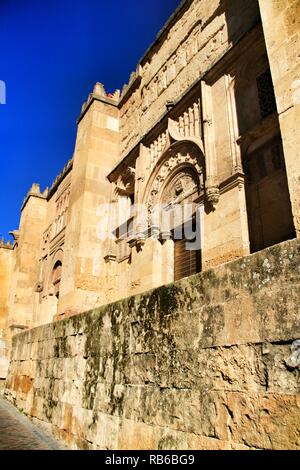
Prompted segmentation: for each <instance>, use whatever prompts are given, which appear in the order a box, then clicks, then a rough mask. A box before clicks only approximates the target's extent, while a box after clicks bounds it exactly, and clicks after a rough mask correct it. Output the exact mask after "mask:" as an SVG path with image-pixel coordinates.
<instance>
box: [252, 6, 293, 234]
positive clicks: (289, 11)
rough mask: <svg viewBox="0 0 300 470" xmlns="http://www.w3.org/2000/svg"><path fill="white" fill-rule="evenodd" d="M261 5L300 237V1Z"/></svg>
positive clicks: (289, 183) (290, 187)
mask: <svg viewBox="0 0 300 470" xmlns="http://www.w3.org/2000/svg"><path fill="white" fill-rule="evenodd" d="M259 6H260V12H261V18H262V24H263V30H264V35H265V41H266V46H267V51H268V56H269V62H270V68H271V74H272V78H273V83H274V89H275V96H276V102H277V110H278V115H279V123H280V128H281V135H282V142H283V150H284V156H285V164H286V171H287V178H288V185H289V190H290V198H291V204H292V212H293V217H294V224H295V229H296V233H297V236H298V237H299V236H300V184H299V183H300V132H299V122H300V3H299V0H259ZM279 217H280V215H279Z"/></svg>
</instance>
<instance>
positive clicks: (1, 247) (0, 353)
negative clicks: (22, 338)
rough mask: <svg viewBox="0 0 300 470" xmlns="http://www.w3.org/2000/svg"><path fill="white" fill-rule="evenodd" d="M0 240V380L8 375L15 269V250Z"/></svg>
mask: <svg viewBox="0 0 300 470" xmlns="http://www.w3.org/2000/svg"><path fill="white" fill-rule="evenodd" d="M11 248H12V247H11V245H10V244H6V245H5V244H4V243H2V242H1V241H0V380H1V379H3V378H5V377H6V372H7V367H8V358H7V345H6V342H5V340H4V336H5V335H4V330H5V327H6V323H7V318H8V306H9V287H10V278H11V273H12V269H13V261H14V258H13V255H14V253H13V250H12V249H11Z"/></svg>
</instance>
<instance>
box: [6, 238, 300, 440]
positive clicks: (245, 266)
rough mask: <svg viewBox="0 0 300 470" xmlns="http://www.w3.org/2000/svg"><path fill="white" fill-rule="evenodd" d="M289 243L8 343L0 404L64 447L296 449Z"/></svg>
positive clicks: (294, 261)
mask: <svg viewBox="0 0 300 470" xmlns="http://www.w3.org/2000/svg"><path fill="white" fill-rule="evenodd" d="M299 293H300V243H299V241H297V240H293V241H289V242H285V243H283V244H280V245H276V246H274V247H272V248H269V249H267V250H264V251H262V252H260V253H257V254H255V255H252V256H249V257H246V258H242V259H240V260H237V261H234V262H232V263H229V264H225V265H223V266H220V267H218V268H216V269H214V270H209V271H206V272H203V273H201V274H199V275H195V276H193V277H191V278H187V279H184V280H181V281H180V282H177V283H175V284H171V285H168V286H164V287H161V288H159V289H156V290H153V291H150V292H148V293H145V294H141V295H139V296H136V297H131V298H129V299H125V300H123V301H120V302H117V303H114V304H110V305H107V306H105V307H101V308H99V309H96V310H94V311H91V312H88V313H85V314H81V315H79V316H75V317H71V318H68V319H65V320H63V321H60V322H56V323H54V324H52V325H46V326H43V327H39V328H36V329H33V330H30V331H27V332H25V333H22V334H20V335H18V336H16V337H15V338H14V339H13V349H12V356H11V364H10V369H9V375H8V379H7V383H6V391H5V394H6V397H7V398H8V399H9V400H10V401H12V402H13V403H15V404H16V406H17V407H18V408H20V409H22V410H23V411H24V412H25V413H26V414H28V415H29V416H31V417H32V418H34V419H35V420H37V421H38V422H40V423H41V424H44V425H45V426H48V427H49V429H50V430H52V432H53V433H54V434H55V435H56V436H58V437H60V438H62V439H63V440H64V441H65V442H66V443H67V445H68V446H70V447H71V448H80V449H82V448H88V449H157V448H158V449H181V448H184V449H185V448H189V449H249V448H262V449H299V448H300V431H299V418H300V395H299V389H300V387H299V370H298V369H289V368H288V367H287V366H286V364H285V360H286V359H288V358H289V356H290V355H291V349H290V347H291V343H292V342H293V341H294V340H295V339H297V338H299V337H300V324H299Z"/></svg>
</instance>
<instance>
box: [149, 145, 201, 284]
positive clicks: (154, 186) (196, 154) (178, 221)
mask: <svg viewBox="0 0 300 470" xmlns="http://www.w3.org/2000/svg"><path fill="white" fill-rule="evenodd" d="M204 169H205V163H204V155H203V152H202V151H201V150H200V149H199V147H198V146H197V145H196V144H195V143H194V142H189V141H186V140H185V141H179V142H175V143H174V144H172V145H171V146H170V147H169V148H168V149H167V150H166V151H165V152H164V153H163V155H162V157H161V159H160V160H159V161H158V164H157V166H156V168H155V170H154V172H153V174H152V177H151V178H150V180H149V183H148V189H147V191H146V193H145V201H146V206H147V210H148V219H149V225H150V228H151V233H152V232H153V231H152V228H153V230H154V233H155V234H156V235H155V236H156V237H158V238H159V239H160V240H161V242H162V243H164V240H166V239H167V240H169V239H171V240H172V241H173V247H174V249H173V257H172V259H170V258H168V259H170V263H169V267H170V266H173V280H178V279H181V278H183V277H187V276H190V275H192V274H195V273H197V272H199V271H201V240H200V235H201V229H200V214H199V211H198V208H199V202H200V200H201V201H202V203H203V201H204V181H205V170H204ZM168 247H170V245H168ZM168 249H169V248H168ZM169 254H170V253H169ZM162 269H164V268H162Z"/></svg>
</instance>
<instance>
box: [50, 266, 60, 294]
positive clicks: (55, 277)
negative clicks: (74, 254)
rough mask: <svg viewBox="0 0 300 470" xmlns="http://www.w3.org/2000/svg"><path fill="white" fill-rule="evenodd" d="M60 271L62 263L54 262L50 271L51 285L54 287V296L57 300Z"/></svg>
mask: <svg viewBox="0 0 300 470" xmlns="http://www.w3.org/2000/svg"><path fill="white" fill-rule="evenodd" d="M61 271H62V262H61V261H56V263H55V265H54V267H53V270H52V285H53V287H54V294H55V296H56V298H57V299H58V298H59V289H60V281H61Z"/></svg>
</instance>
